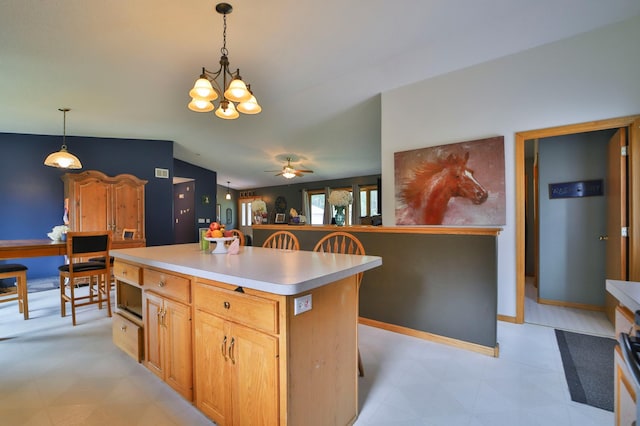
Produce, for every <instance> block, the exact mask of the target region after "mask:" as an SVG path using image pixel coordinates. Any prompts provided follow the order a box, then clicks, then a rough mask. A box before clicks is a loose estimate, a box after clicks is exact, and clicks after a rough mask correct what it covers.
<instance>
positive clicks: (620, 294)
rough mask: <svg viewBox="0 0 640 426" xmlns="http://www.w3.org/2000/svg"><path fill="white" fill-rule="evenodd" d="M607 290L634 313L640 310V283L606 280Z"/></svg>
mask: <svg viewBox="0 0 640 426" xmlns="http://www.w3.org/2000/svg"><path fill="white" fill-rule="evenodd" d="M606 289H607V291H608V292H609V293H611V294H612V295H613V296H614V297H615V298H616V299H618V301H619V302H620V303H622V305H624V306H626V307H627V308H629V310H631V311H632V312H635V311H637V310H640V282H636V281H620V280H606Z"/></svg>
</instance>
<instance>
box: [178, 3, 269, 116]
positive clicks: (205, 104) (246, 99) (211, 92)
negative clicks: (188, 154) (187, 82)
mask: <svg viewBox="0 0 640 426" xmlns="http://www.w3.org/2000/svg"><path fill="white" fill-rule="evenodd" d="M232 10H233V8H232V7H231V5H230V4H228V3H219V4H218V5H217V6H216V11H217V12H218V13H220V14H221V15H222V17H223V21H224V30H223V33H222V35H223V44H222V48H221V49H220V52H221V53H222V56H221V57H220V68H219V69H218V71H216V72H213V71H209V70H207V69H206V68H204V67H203V68H202V73H201V74H200V77H199V78H198V79H197V80H196V82H195V84H194V85H193V88H192V89H191V90H190V91H189V96H191V102H189V105H188V108H189V109H190V110H191V111H195V112H209V111H213V110H214V109H215V108H216V107H215V105H214V104H213V101H215V100H216V99H218V98H220V101H219V103H218V108H217V109H216V112H215V114H216V116H218V117H220V118H222V119H225V120H232V119H235V118H238V117H239V116H240V114H239V112H241V113H243V114H258V113H259V112H260V111H262V107H261V106H260V105H259V104H258V101H257V100H256V97H255V96H254V95H253V92H251V86H250V85H248V84H246V83H245V82H244V81H242V77H241V76H240V69H236V71H235V72H231V71H229V57H228V55H229V51H228V50H227V15H228V14H229V13H231V11H232ZM220 78H221V80H222V81H221V82H219V81H218V79H220ZM227 81H228V84H227ZM220 83H222V84H220ZM234 102H235V103H237V104H238V105H237V107H236V105H235V104H234Z"/></svg>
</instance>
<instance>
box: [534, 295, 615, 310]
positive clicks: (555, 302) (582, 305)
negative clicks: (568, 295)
mask: <svg viewBox="0 0 640 426" xmlns="http://www.w3.org/2000/svg"><path fill="white" fill-rule="evenodd" d="M538 303H540V304H541V305H552V306H561V307H563V308H576V309H585V310H587V311H597V312H604V306H598V305H588V304H586V303H574V302H565V301H562V300H553V299H541V298H538Z"/></svg>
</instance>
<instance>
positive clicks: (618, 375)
mask: <svg viewBox="0 0 640 426" xmlns="http://www.w3.org/2000/svg"><path fill="white" fill-rule="evenodd" d="M613 368H614V383H613V385H614V400H615V406H614V412H615V425H616V426H627V425H632V424H635V421H636V389H635V386H634V385H633V383H632V380H633V379H632V378H631V376H630V374H631V373H629V371H628V370H627V366H626V365H625V362H624V358H623V356H622V352H621V349H620V346H616V349H615V351H614V364H613Z"/></svg>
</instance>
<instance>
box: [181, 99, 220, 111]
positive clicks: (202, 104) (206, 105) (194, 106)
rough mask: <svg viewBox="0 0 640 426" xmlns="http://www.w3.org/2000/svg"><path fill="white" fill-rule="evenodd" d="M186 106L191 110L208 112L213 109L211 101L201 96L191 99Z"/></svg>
mask: <svg viewBox="0 0 640 426" xmlns="http://www.w3.org/2000/svg"><path fill="white" fill-rule="evenodd" d="M187 107H188V108H189V109H190V110H191V111H195V112H209V111H213V108H214V107H213V104H212V103H211V101H208V100H206V99H202V98H193V99H191V102H189V105H187Z"/></svg>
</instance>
